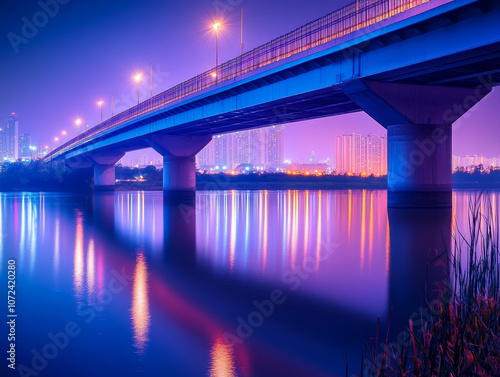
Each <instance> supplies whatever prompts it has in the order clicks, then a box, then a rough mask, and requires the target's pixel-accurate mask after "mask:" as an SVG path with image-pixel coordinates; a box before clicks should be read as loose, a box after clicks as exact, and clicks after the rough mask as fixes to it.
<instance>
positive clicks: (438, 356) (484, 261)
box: [346, 194, 500, 377]
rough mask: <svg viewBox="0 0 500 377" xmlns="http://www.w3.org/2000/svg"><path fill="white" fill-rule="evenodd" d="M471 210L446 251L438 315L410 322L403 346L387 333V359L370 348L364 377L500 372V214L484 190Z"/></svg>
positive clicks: (432, 305) (432, 309)
mask: <svg viewBox="0 0 500 377" xmlns="http://www.w3.org/2000/svg"><path fill="white" fill-rule="evenodd" d="M482 208H484V209H483V210H482ZM468 211H469V214H468V229H467V232H466V233H462V232H461V231H460V230H459V229H457V228H455V229H456V231H455V234H454V236H453V239H452V243H451V245H452V246H451V250H447V251H446V252H445V253H443V254H442V255H441V258H446V259H447V261H446V262H445V263H446V264H447V265H448V266H449V277H450V279H449V281H442V282H440V283H439V292H440V294H439V299H438V300H435V301H434V302H432V303H428V305H429V312H430V313H432V314H431V315H430V316H429V317H428V318H427V319H426V320H423V321H422V322H421V328H420V329H419V330H418V331H416V329H415V326H414V323H413V322H412V321H411V320H410V321H409V323H408V329H407V330H408V332H409V334H410V336H409V339H408V341H407V342H405V343H404V344H402V345H401V347H397V348H396V347H391V346H390V344H389V343H388V337H387V340H386V343H385V347H384V349H383V350H381V353H382V357H381V358H378V359H377V353H376V352H374V350H373V347H369V346H367V347H366V350H365V351H364V354H365V355H367V356H368V359H369V360H370V363H369V364H370V368H367V367H366V365H364V364H365V362H364V361H366V359H365V360H363V359H362V366H361V374H360V375H361V376H363V377H364V376H370V377H372V376H373V377H375V376H376V377H382V376H447V377H450V376H454V377H455V376H456V377H461V376H480V377H486V376H500V302H499V295H500V285H499V284H500V265H499V246H500V242H499V219H498V212H497V211H496V208H493V207H492V205H491V202H490V201H489V198H488V196H486V195H483V194H479V195H476V196H473V197H471V198H470V200H469V208H468ZM448 258H450V259H448ZM389 327H390V325H389ZM388 333H389V331H388ZM378 334H379V329H378V328H377V338H378V336H379V335H378ZM376 344H378V342H377V343H376ZM346 375H347V371H346Z"/></svg>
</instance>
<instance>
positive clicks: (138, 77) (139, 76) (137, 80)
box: [134, 73, 142, 104]
mask: <svg viewBox="0 0 500 377" xmlns="http://www.w3.org/2000/svg"><path fill="white" fill-rule="evenodd" d="M134 80H135V82H136V83H137V104H139V93H140V83H141V80H142V73H136V74H135V76H134Z"/></svg>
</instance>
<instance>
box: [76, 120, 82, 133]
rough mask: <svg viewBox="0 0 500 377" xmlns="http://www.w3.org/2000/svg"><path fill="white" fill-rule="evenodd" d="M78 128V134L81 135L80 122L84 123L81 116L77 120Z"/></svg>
mask: <svg viewBox="0 0 500 377" xmlns="http://www.w3.org/2000/svg"><path fill="white" fill-rule="evenodd" d="M75 124H76V128H77V129H78V135H80V124H82V120H81V119H80V118H77V119H76V120H75Z"/></svg>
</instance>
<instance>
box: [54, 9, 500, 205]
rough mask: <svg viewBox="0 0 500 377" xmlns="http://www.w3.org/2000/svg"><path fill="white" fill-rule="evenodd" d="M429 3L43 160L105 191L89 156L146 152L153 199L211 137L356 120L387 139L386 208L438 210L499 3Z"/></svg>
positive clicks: (180, 186)
mask: <svg viewBox="0 0 500 377" xmlns="http://www.w3.org/2000/svg"><path fill="white" fill-rule="evenodd" d="M441 2H442V3H443V4H444V5H442V6H441V7H438V8H434V9H431V10H430V11H428V12H424V13H422V14H417V15H415V16H414V17H412V18H409V19H403V20H402V21H400V22H399V24H397V25H396V26H394V25H392V24H388V25H386V26H387V28H385V26H384V27H383V28H381V29H380V30H378V29H376V28H375V29H374V30H373V31H370V30H368V32H366V31H363V30H360V32H359V33H358V34H356V33H354V34H353V38H352V40H349V41H346V42H345V43H343V44H340V45H338V46H337V45H331V46H329V45H327V46H325V47H321V46H319V47H318V48H316V49H312V51H311V52H308V53H301V54H298V56H296V57H293V56H292V57H291V58H289V59H288V58H287V59H284V61H282V62H277V63H276V64H275V63H273V64H271V65H270V66H268V67H263V68H259V69H256V70H255V72H253V73H252V74H251V75H246V76H245V75H244V76H243V77H241V78H236V79H234V80H229V82H228V83H224V82H221V83H219V84H218V85H216V86H215V87H213V88H208V89H207V90H203V91H201V92H199V93H195V94H193V95H189V96H187V97H186V98H184V99H182V100H179V102H176V103H174V104H171V105H168V106H166V107H165V108H162V109H159V110H155V111H151V112H150V113H148V114H147V115H145V116H142V115H141V116H137V117H136V118H134V119H132V120H130V121H127V122H124V124H120V126H118V127H113V128H111V129H110V130H105V132H102V133H100V134H98V135H97V136H96V137H92V138H90V139H89V140H88V141H87V140H86V141H85V142H82V143H78V144H77V145H76V146H75V147H72V148H68V149H67V150H65V151H64V152H63V153H60V154H58V155H56V156H55V158H58V159H69V160H74V159H76V160H77V161H80V163H81V164H84V163H89V161H90V163H92V164H93V165H94V166H95V167H96V169H95V171H96V179H95V182H96V185H98V183H99V182H106V184H105V185H103V186H106V187H110V186H112V185H111V184H110V182H111V179H112V178H113V179H114V175H111V173H110V166H111V165H110V164H109V163H99V162H96V161H95V159H93V156H95V153H98V154H99V156H101V157H102V156H103V155H107V156H111V157H113V156H118V155H120V154H123V153H124V152H128V151H133V150H137V149H143V148H148V147H153V148H154V149H155V150H157V151H158V152H160V154H162V155H163V157H164V161H165V163H164V189H165V190H166V191H177V190H180V191H185V190H187V191H192V190H194V155H195V153H197V152H198V151H199V150H200V149H201V148H203V146H204V145H206V144H207V143H208V142H209V140H210V138H211V136H212V135H216V134H223V133H229V132H234V131H239V130H248V129H252V128H257V127H265V126H271V125H277V124H286V123H292V122H298V121H303V120H308V119H315V118H322V117H327V116H335V115H340V114H347V113H352V112H356V111H365V112H366V113H368V114H369V115H370V116H371V117H372V118H374V119H375V120H376V121H377V122H379V123H380V124H381V125H382V126H383V127H385V128H386V129H387V132H388V144H389V153H388V157H389V161H388V163H389V164H388V165H389V172H388V174H389V177H388V190H389V193H390V198H389V205H390V206H412V205H419V206H421V205H428V206H448V205H449V204H450V200H451V140H452V134H451V126H452V124H453V123H454V122H455V121H456V120H457V119H459V118H460V117H461V116H463V115H464V114H465V113H466V112H467V111H468V110H469V109H470V108H472V107H473V106H474V105H476V103H477V102H479V101H480V100H481V99H482V98H483V97H484V96H485V95H487V94H488V93H489V92H490V91H491V88H492V87H494V86H496V85H497V83H498V82H500V32H499V30H500V29H499V28H498V25H499V24H500V4H499V3H498V2H497V1H493V0H456V1H453V2H446V1H444V0H443V1H441ZM332 46H333V47H332ZM181 145H182V147H180V146H181ZM332 145H333V141H332ZM81 156H86V157H85V159H82V158H81ZM96 187H97V186H96Z"/></svg>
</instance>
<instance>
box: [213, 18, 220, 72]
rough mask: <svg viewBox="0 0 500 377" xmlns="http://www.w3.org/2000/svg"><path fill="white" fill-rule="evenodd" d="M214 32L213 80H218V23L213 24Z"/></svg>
mask: <svg viewBox="0 0 500 377" xmlns="http://www.w3.org/2000/svg"><path fill="white" fill-rule="evenodd" d="M214 30H215V80H216V81H217V79H218V78H219V72H218V69H219V30H220V23H219V22H217V23H215V24H214Z"/></svg>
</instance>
